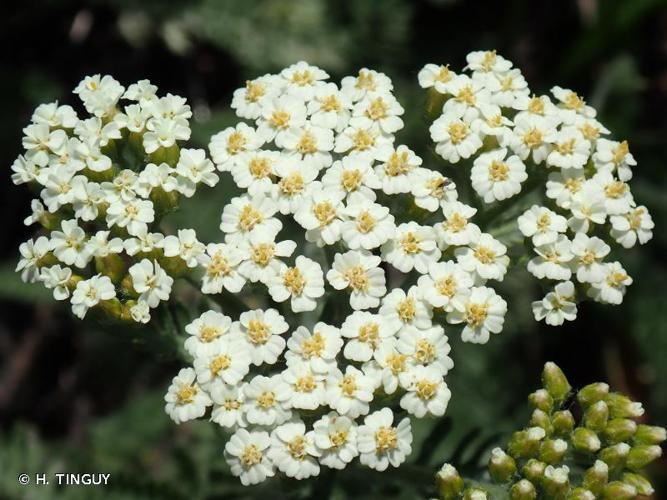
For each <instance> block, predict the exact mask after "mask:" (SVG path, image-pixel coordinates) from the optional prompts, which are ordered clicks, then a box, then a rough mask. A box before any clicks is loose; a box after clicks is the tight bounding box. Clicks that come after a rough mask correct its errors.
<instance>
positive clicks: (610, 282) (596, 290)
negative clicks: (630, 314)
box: [588, 262, 632, 305]
mask: <svg viewBox="0 0 667 500" xmlns="http://www.w3.org/2000/svg"><path fill="white" fill-rule="evenodd" d="M602 274H603V278H602V280H600V281H598V282H596V283H591V287H590V288H589V289H588V296H589V297H591V298H592V299H593V300H595V301H597V302H602V303H605V304H616V305H618V304H620V303H621V302H623V295H625V289H626V287H628V286H630V285H632V278H631V277H630V276H628V275H627V273H626V272H625V269H623V267H622V266H621V264H620V262H610V263H608V264H604V266H603V269H602Z"/></svg>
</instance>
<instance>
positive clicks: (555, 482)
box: [542, 465, 570, 498]
mask: <svg viewBox="0 0 667 500" xmlns="http://www.w3.org/2000/svg"><path fill="white" fill-rule="evenodd" d="M542 486H543V487H544V491H545V492H546V493H547V495H549V496H550V498H552V497H553V498H561V497H563V496H564V495H565V493H567V490H568V489H569V488H570V468H569V467H568V466H567V465H563V466H562V467H554V466H553V465H548V466H547V468H546V469H544V475H543V476H542Z"/></svg>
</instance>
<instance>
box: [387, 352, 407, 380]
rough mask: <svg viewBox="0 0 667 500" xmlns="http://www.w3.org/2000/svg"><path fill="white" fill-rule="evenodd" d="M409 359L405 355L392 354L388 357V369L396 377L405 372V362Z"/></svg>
mask: <svg viewBox="0 0 667 500" xmlns="http://www.w3.org/2000/svg"><path fill="white" fill-rule="evenodd" d="M407 359H408V357H407V356H406V355H405V354H398V353H392V354H390V355H389V356H388V357H387V360H386V361H387V368H389V369H390V370H391V372H392V373H393V374H394V375H398V374H399V373H401V372H403V371H405V362H406V360H407Z"/></svg>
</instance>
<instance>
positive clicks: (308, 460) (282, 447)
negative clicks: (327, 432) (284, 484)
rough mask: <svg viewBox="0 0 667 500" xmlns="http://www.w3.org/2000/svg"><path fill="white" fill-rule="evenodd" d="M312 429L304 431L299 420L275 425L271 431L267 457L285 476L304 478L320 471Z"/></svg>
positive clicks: (302, 424)
mask: <svg viewBox="0 0 667 500" xmlns="http://www.w3.org/2000/svg"><path fill="white" fill-rule="evenodd" d="M313 434H314V433H313V431H310V432H306V426H305V424H304V423H303V422H301V421H300V420H294V421H291V422H288V423H286V424H283V425H281V426H279V427H276V428H275V429H274V430H273V432H272V433H271V448H269V452H268V453H269V457H270V458H271V460H272V461H273V463H274V464H275V465H276V467H278V469H279V470H280V471H282V472H284V473H285V475H286V476H287V477H293V478H295V479H306V478H309V477H312V476H317V475H318V474H319V473H320V465H319V463H318V462H317V458H316V457H317V456H318V455H319V452H318V451H317V448H316V447H315V443H314V439H313Z"/></svg>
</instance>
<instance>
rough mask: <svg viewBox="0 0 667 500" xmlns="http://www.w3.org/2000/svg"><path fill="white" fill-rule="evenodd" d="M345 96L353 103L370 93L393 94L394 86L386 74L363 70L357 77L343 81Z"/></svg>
mask: <svg viewBox="0 0 667 500" xmlns="http://www.w3.org/2000/svg"><path fill="white" fill-rule="evenodd" d="M341 88H342V92H343V94H345V95H347V96H349V98H350V99H351V100H352V101H353V102H356V101H359V100H360V99H362V98H363V97H364V96H365V95H366V94H367V93H368V92H380V93H386V92H391V91H392V90H393V88H394V86H393V85H392V83H391V80H390V79H389V77H388V76H387V75H385V74H384V73H379V72H377V71H374V70H372V69H368V68H361V69H360V70H359V73H358V74H357V76H346V77H345V78H343V80H342V81H341Z"/></svg>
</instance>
